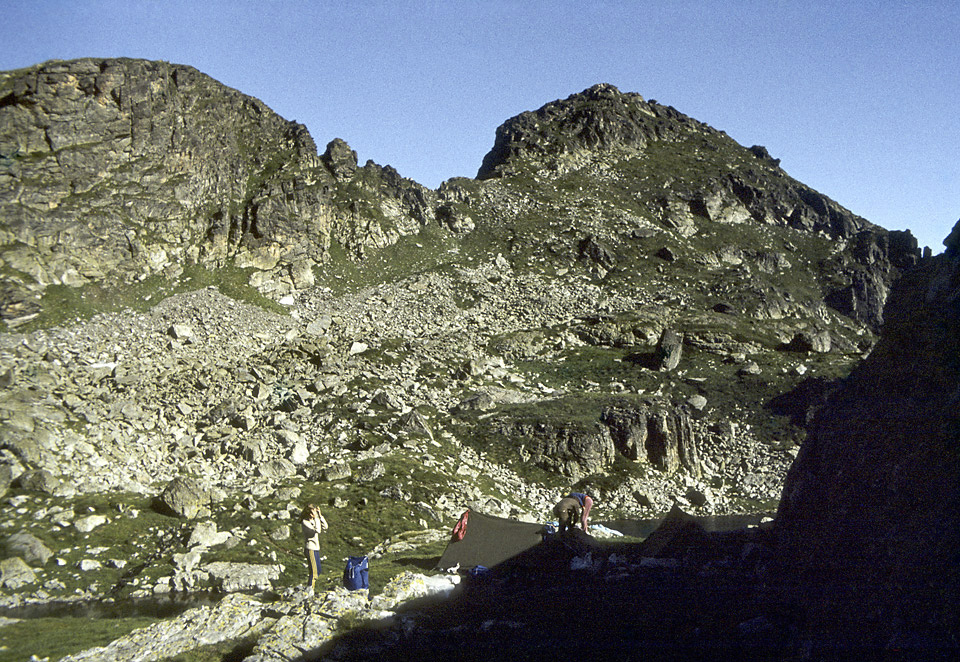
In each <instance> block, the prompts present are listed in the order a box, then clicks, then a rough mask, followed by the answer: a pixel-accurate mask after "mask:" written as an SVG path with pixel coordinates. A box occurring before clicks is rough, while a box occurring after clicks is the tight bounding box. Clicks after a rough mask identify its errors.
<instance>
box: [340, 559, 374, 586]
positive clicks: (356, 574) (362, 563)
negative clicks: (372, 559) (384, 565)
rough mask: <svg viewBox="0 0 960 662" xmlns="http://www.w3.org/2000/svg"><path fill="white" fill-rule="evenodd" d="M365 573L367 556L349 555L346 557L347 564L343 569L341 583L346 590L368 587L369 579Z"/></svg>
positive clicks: (366, 572)
mask: <svg viewBox="0 0 960 662" xmlns="http://www.w3.org/2000/svg"><path fill="white" fill-rule="evenodd" d="M367 575H368V565H367V557H366V556H351V557H349V558H348V559H347V566H346V567H345V568H344V569H343V585H344V586H345V587H346V588H347V590H348V591H356V590H359V589H361V588H370V581H369V579H368V578H367Z"/></svg>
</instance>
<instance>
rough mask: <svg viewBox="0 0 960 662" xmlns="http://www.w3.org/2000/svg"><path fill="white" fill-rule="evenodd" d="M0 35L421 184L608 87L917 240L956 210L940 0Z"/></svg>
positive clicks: (105, 24)
mask: <svg viewBox="0 0 960 662" xmlns="http://www.w3.org/2000/svg"><path fill="white" fill-rule="evenodd" d="M0 39H2V44H3V47H2V48H0V70H5V69H16V68H21V67H26V66H30V65H32V64H37V63H39V62H43V61H45V60H49V59H55V58H56V59H71V58H77V57H121V56H122V57H138V58H147V59H157V60H166V61H169V62H175V63H179V64H188V65H191V66H193V67H196V68H197V69H199V70H200V71H202V72H204V73H206V74H208V75H210V76H212V77H214V78H216V79H217V80H219V81H221V82H222V83H225V84H226V85H229V86H231V87H234V88H236V89H238V90H240V91H241V92H244V93H246V94H249V95H252V96H255V97H257V98H259V99H261V100H262V101H263V102H265V103H266V104H267V105H268V106H270V107H271V108H273V109H274V110H275V111H276V112H277V113H279V114H280V115H282V116H283V117H285V118H287V119H293V120H297V121H299V122H301V123H303V124H305V125H306V126H307V128H308V129H309V130H310V133H311V135H312V136H313V137H314V140H315V141H316V142H317V145H318V146H319V148H320V150H321V151H322V150H323V148H324V146H325V145H326V143H327V142H329V141H330V140H332V139H333V138H343V139H344V140H346V141H347V142H348V143H349V144H350V145H351V147H353V149H355V150H356V151H357V153H358V156H359V158H360V161H361V163H362V162H364V161H366V160H367V159H372V160H373V161H375V162H377V163H379V164H381V165H392V166H393V167H395V168H396V169H397V170H398V171H399V172H400V173H401V174H402V175H404V176H405V177H409V178H411V179H414V180H416V181H418V182H420V183H421V184H424V185H426V186H429V187H431V188H436V187H437V186H438V185H439V184H440V182H441V181H443V180H445V179H447V178H449V177H454V176H468V177H472V176H474V175H475V174H476V171H477V168H479V166H480V162H481V160H482V159H483V156H484V154H485V153H486V152H487V151H488V150H489V149H490V148H491V147H492V146H493V140H494V132H495V131H496V128H497V126H499V125H500V124H501V123H503V121H504V120H506V119H508V118H510V117H512V116H514V115H516V114H518V113H520V112H523V111H525V110H534V109H536V108H539V107H540V106H542V105H543V104H545V103H547V102H549V101H553V100H554V99H560V98H564V97H567V96H569V95H570V94H573V93H576V92H580V91H581V90H583V89H585V88H587V87H589V86H591V85H594V84H596V83H601V82H604V83H612V84H613V85H616V86H617V87H618V88H620V89H621V90H622V91H624V92H638V93H640V94H641V95H643V96H644V97H645V98H647V99H656V100H657V101H659V102H660V103H663V104H667V105H671V106H673V107H675V108H677V109H678V110H680V111H681V112H683V113H685V114H687V115H690V116H692V117H694V118H696V119H698V120H701V121H703V122H706V123H707V124H710V125H711V126H713V127H715V128H717V129H721V130H724V131H726V132H727V133H728V134H730V135H731V136H732V137H733V138H734V139H736V140H737V141H738V142H740V143H742V144H743V145H745V146H748V147H749V146H750V145H754V144H760V145H765V146H766V147H767V148H768V149H769V150H770V153H771V154H772V155H773V156H774V157H776V158H780V159H781V160H782V162H781V166H782V167H783V168H784V169H785V170H786V171H787V172H788V173H789V174H791V175H792V176H794V177H795V178H797V179H799V180H800V181H802V182H804V183H805V184H807V185H809V186H812V187H813V188H815V189H817V190H818V191H820V192H821V193H824V194H826V195H828V196H829V197H831V198H833V199H834V200H836V201H837V202H839V203H840V204H842V205H843V206H845V207H847V208H848V209H850V210H851V211H853V212H854V213H856V214H860V215H861V216H864V217H865V218H867V219H868V220H870V221H872V222H874V223H877V224H878V225H881V226H883V227H885V228H888V229H898V230H902V229H907V228H909V229H910V230H911V231H912V232H913V234H914V235H916V237H917V238H918V239H919V241H920V244H921V246H923V245H928V246H930V247H931V248H933V250H934V252H935V253H939V252H941V250H942V249H943V246H942V241H943V239H944V238H945V237H946V236H947V234H948V233H949V232H950V229H951V228H952V227H953V225H954V223H955V222H956V221H957V220H958V218H960V113H958V110H960V1H958V0H872V1H871V0H849V1H847V0H806V1H801V0H793V1H787V0H723V1H710V0H703V1H701V2H692V1H690V2H687V1H683V0H649V1H648V0H634V1H626V0H624V1H621V2H599V1H596V2H592V1H590V0H577V1H574V0H567V1H562V0H552V1H537V0H515V1H507V0H498V1H489V2H484V1H482V0H473V1H460V0H445V1H440V0H436V1H426V0H421V1H419V2H415V1H411V0H395V1H393V2H386V1H377V0H351V1H347V0H343V1H340V2H331V1H323V0H315V1H311V0H256V1H253V0H185V1H184V0H168V1H161V0H126V1H123V0H82V1H81V0H75V1H68V0H0Z"/></svg>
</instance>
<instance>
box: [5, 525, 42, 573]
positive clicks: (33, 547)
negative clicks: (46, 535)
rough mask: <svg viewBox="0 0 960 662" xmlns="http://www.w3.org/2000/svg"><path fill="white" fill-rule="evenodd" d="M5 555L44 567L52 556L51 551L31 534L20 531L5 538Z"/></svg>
mask: <svg viewBox="0 0 960 662" xmlns="http://www.w3.org/2000/svg"><path fill="white" fill-rule="evenodd" d="M6 548H7V553H8V554H11V555H13V556H19V557H20V558H22V559H23V560H24V561H26V562H27V563H29V564H32V565H44V564H45V563H46V562H47V560H48V559H49V558H50V557H51V556H53V551H52V550H51V549H50V548H49V547H47V546H46V545H45V544H44V543H43V541H42V540H40V539H39V538H37V537H36V536H34V535H33V534H31V533H27V532H26V531H21V532H20V533H14V534H12V535H10V536H8V537H7V540H6Z"/></svg>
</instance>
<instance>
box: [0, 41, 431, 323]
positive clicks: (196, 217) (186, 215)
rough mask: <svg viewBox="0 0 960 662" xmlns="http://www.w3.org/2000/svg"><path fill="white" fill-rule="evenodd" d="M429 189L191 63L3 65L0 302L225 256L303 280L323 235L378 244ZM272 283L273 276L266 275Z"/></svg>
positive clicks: (421, 205)
mask: <svg viewBox="0 0 960 662" xmlns="http://www.w3.org/2000/svg"><path fill="white" fill-rule="evenodd" d="M430 199H431V195H430V194H429V192H428V191H426V189H424V188H423V187H420V186H418V185H416V184H414V183H413V182H410V181H409V180H404V179H403V178H401V177H400V176H399V175H398V174H397V173H396V172H395V171H393V170H392V169H389V168H381V167H379V166H377V165H375V164H373V163H368V164H367V165H365V166H363V167H362V168H358V166H357V162H356V155H355V154H354V153H352V152H351V150H350V149H349V147H347V146H346V144H345V143H343V142H342V141H334V142H332V143H331V144H330V145H329V146H328V148H327V150H326V152H325V153H324V154H323V155H318V154H317V148H316V145H315V144H314V141H313V139H312V138H311V137H310V134H309V133H308V132H307V129H306V128H305V127H304V126H302V125H300V124H297V123H296V122H290V121H287V120H285V119H283V118H281V117H279V116H278V115H276V114H275V113H274V112H273V111H271V110H270V109H269V108H268V107H267V106H266V105H265V104H263V103H262V102H260V101H259V100H257V99H254V98H251V97H248V96H246V95H244V94H241V93H240V92H237V91H236V90H232V89H230V88H227V87H225V86H224V85H221V84H220V83H218V82H216V81H214V80H212V79H211V78H209V77H208V76H205V75H204V74H201V73H200V72H198V71H196V70H195V69H193V68H191V67H186V66H180V65H173V64H168V63H165V62H147V61H141V60H126V59H117V60H91V59H88V60H77V61H71V62H49V63H46V64H43V65H39V66H37V67H33V68H30V69H25V70H20V71H14V72H6V73H4V74H3V75H2V77H0V218H2V219H3V227H2V235H0V244H2V246H3V266H4V269H3V272H4V273H3V292H4V293H5V295H4V301H3V302H2V311H0V312H2V314H3V317H4V319H7V320H10V319H16V318H18V317H23V316H26V315H29V314H30V313H31V312H32V311H33V310H34V309H35V307H36V306H35V302H33V301H32V297H30V296H29V293H33V292H42V290H43V288H44V287H45V286H47V285H49V284H64V285H70V286H77V285H81V284H83V283H86V282H89V281H99V280H102V279H104V278H107V277H111V276H112V277H115V278H117V279H119V280H121V281H122V280H128V281H129V280H132V279H135V278H143V277H144V276H145V275H148V274H151V273H156V272H159V271H162V270H164V269H168V268H170V267H171V266H172V265H176V264H182V263H189V262H197V261H203V262H207V263H214V264H217V263H221V262H222V261H223V260H224V259H225V258H228V257H232V258H236V260H237V264H238V265H239V266H252V267H257V268H259V269H261V270H264V271H267V272H270V273H271V275H272V276H274V277H275V279H277V280H281V281H286V284H287V286H288V287H286V288H279V289H286V290H289V286H298V287H301V288H302V287H304V286H306V285H308V284H309V283H310V282H312V277H311V274H310V273H309V271H310V267H311V266H312V265H314V264H318V263H320V262H322V261H323V259H324V256H325V254H326V251H327V249H328V247H329V245H330V242H331V241H339V242H341V243H343V244H345V245H346V246H347V247H348V248H349V249H350V250H352V251H360V250H362V247H363V246H365V245H368V246H369V245H379V246H383V245H387V244H390V243H392V242H393V241H395V240H396V239H397V237H398V236H399V235H401V234H404V233H409V232H412V231H415V230H416V229H417V228H419V227H420V226H421V224H422V223H424V222H427V221H428V220H430V219H431V218H432V208H431V204H430ZM274 289H277V288H274Z"/></svg>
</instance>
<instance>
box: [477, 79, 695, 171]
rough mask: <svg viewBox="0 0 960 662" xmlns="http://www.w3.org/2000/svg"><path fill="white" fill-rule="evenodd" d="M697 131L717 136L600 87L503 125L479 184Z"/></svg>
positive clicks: (605, 85)
mask: <svg viewBox="0 0 960 662" xmlns="http://www.w3.org/2000/svg"><path fill="white" fill-rule="evenodd" d="M696 131H714V130H713V129H711V128H710V127H708V126H707V125H705V124H702V123H701V122H698V121H696V120H694V119H692V118H690V117H687V116H686V115H683V114H682V113H680V112H678V111H676V110H675V109H673V108H671V107H668V106H662V105H660V104H658V103H656V102H655V101H649V102H648V101H646V100H644V98H643V97H642V96H641V95H639V94H636V93H624V92H621V91H620V90H619V89H617V88H616V87H615V86H613V85H610V84H608V83H600V84H597V85H594V86H593V87H590V88H587V89H586V90H584V91H583V92H580V93H578V94H573V95H570V96H569V97H567V98H566V99H562V100H557V101H553V102H551V103H548V104H546V105H545V106H543V107H541V108H540V109H539V110H536V111H528V112H524V113H521V114H519V115H517V116H516V117H513V118H511V119H509V120H507V121H506V122H504V123H503V124H502V125H501V126H500V127H499V128H498V129H497V136H496V141H495V143H494V146H493V149H491V150H490V152H489V153H488V154H487V155H486V156H485V157H484V159H483V164H482V165H481V166H480V170H479V171H478V172H477V178H478V179H488V178H490V177H496V176H503V175H507V174H511V172H513V170H514V167H515V166H516V163H517V162H518V161H524V160H532V161H535V162H540V163H549V164H552V165H553V166H554V167H558V168H561V169H562V168H563V165H564V163H567V164H573V163H577V162H580V161H582V158H578V156H579V157H582V156H583V155H584V154H585V153H596V152H604V151H611V150H616V151H620V152H623V153H626V154H629V153H632V152H638V151H640V150H642V149H643V148H644V147H645V146H646V145H647V143H648V142H650V141H654V140H673V139H676V138H678V137H679V136H681V135H683V134H684V133H690V132H696Z"/></svg>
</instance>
